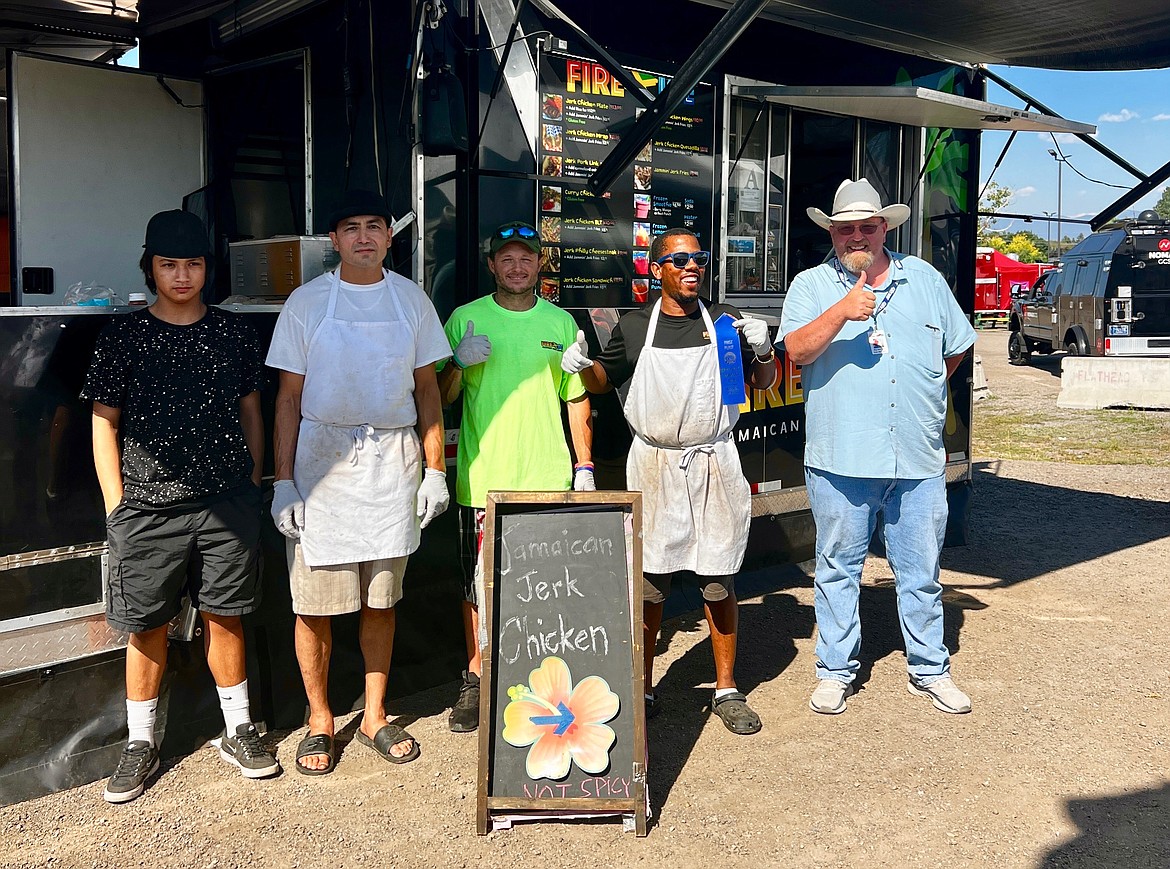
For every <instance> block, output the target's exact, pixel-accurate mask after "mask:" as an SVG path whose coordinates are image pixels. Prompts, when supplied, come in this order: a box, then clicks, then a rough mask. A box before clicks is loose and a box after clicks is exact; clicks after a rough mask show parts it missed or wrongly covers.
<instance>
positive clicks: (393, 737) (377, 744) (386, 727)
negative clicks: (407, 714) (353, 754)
mask: <svg viewBox="0 0 1170 869" xmlns="http://www.w3.org/2000/svg"><path fill="white" fill-rule="evenodd" d="M354 738H355V739H357V741H358V742H360V743H361V744H362V745H368V746H369V747H370V748H372V749H374V751H376V752H378V754H379V755H381V757H382V758H383V759H384V760H388V761H390V762H391V763H410V762H411V761H412V760H414V759H415V758H416V757H418V756H419V755H420V754H422V747H421V746H420V745H419V741H418V740H417V739H415V738H414V737H413V736H411V735H410V734H409V733H407V732H406V730H405V728H402V727H400V726H398V725H397V724H383V725H382V727H381V729H380V730H379V731H378V732H377V733H375V734H374V738H373V739H370V737H368V736H366V735H365V734H364V733H362V732H361V730H359V731H358V732H357V735H356V736H355V737H354ZM408 739H409V740H410V741H411V743H412V744H413V747H412V748H411V749H410V751H409V752H407V753H406V754H404V755H402V757H398V756H396V755H394V754H391V753H390V749H391V748H393V747H394V746H395V745H397V744H398V743H400V742H406V740H408Z"/></svg>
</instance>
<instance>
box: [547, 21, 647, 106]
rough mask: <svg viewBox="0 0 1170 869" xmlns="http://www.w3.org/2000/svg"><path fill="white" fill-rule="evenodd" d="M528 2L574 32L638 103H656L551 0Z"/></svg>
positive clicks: (623, 68)
mask: <svg viewBox="0 0 1170 869" xmlns="http://www.w3.org/2000/svg"><path fill="white" fill-rule="evenodd" d="M528 2H529V3H530V4H531V5H532V6H534V7H535V8H537V9H539V10H540V11H541V12H542V13H544V15H545V17H547V18H555V19H556V20H557V21H560V22H561V23H562V24H564V25H565V26H566V27H568V28H569V29H570V30H572V31H573V33H574V34H575V35H576V36H577V38H578V39H580V40H581V41H582V42H584V43H585V44H586V45H587V46H589V50H590V51H592V52H593V53H594V54H596V55H597V57H598V58H600V59H601V61H602V62H603V63H605V65H606V70H607V71H608V72H609V74H610V75H612V76H613V77H614V78H615V79H617V80H618V82H620V83H621V86H622V87H624V88H625V89H626V91H628V92H629V93H631V94H633V95H634V96H635V97H636V98H637V99H638V102H640V103H641V104H642V105H644V106H647V107H649V106H650V105H652V104H653V103H654V95H653V94H652V93H650V91H648V90H646V88H644V87H642V83H641V82H640V81H638V80H637V79H636V78H634V77H633V76H632V75H630V74H629V72H628V71H627V70H626V68H625V67H624V66H622V64H621V61H619V60H617V59H616V58H614V56H613V55H611V54H610V53H609V52H608V51H606V50H605V49H604V48H603V47H602V46H601V45H599V44H598V43H597V41H596V40H595V39H594V38H593V37H592V36H590V35H589V34H588V33H586V32H585V31H584V30H582V29H581V27H580V26H579V25H578V24H577V23H576V22H575V21H573V20H572V19H571V18H569V16H568V15H566V14H565V13H564V12H562V11H561V10H560V9H558V8H557V7H556V6H554V5H553V4H552V2H551V0H528Z"/></svg>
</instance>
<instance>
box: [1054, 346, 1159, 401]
mask: <svg viewBox="0 0 1170 869" xmlns="http://www.w3.org/2000/svg"><path fill="white" fill-rule="evenodd" d="M1056 406H1057V407H1069V408H1080V409H1088V410H1097V409H1101V408H1107V407H1141V408H1150V409H1170V359H1150V358H1139V357H1133V356H1129V357H1122V356H1104V357H1084V356H1066V357H1065V358H1064V360H1063V361H1062V363H1061V366H1060V395H1058V396H1057V398H1056Z"/></svg>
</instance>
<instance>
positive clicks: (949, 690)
mask: <svg viewBox="0 0 1170 869" xmlns="http://www.w3.org/2000/svg"><path fill="white" fill-rule="evenodd" d="M906 690H907V691H909V692H910V693H911V694H916V695H918V696H919V697H929V698H930V702H931V703H933V704H934V708H935V709H941V710H942V711H943V712H950V713H953V714H956V715H958V714H961V713H963V712H970V711H971V698H970V697H968V696H967V695H966V694H964V693H963V692H962V691H960V690H959V686H958V685H956V684H955V683H954V682H953V681H951V678H950V677H949V676H947V677H945V678H942V679H939V680H938V681H935V682H931V683H930V684H929V685H915V684H914V680H913V679H911V680H910V681H909V682H907V683H906Z"/></svg>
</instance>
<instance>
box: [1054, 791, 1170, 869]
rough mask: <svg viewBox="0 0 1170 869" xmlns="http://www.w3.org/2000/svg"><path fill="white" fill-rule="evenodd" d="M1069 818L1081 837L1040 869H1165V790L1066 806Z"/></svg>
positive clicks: (1169, 824) (1169, 836)
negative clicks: (1104, 868) (1122, 868)
mask: <svg viewBox="0 0 1170 869" xmlns="http://www.w3.org/2000/svg"><path fill="white" fill-rule="evenodd" d="M1068 813H1069V816H1070V817H1071V818H1072V819H1073V821H1074V822H1075V823H1076V825H1077V827H1078V828H1079V829H1080V833H1079V834H1078V835H1077V837H1076V838H1075V839H1073V840H1072V841H1070V842H1068V843H1066V844H1064V845H1061V846H1060V847H1059V848H1056V849H1054V850H1053V851H1050V852H1049V853H1048V854H1047V856H1045V858H1044V860H1043V861H1042V862H1041V863H1040V864H1039V866H1040V867H1041V869H1098V867H1101V866H1126V867H1131V869H1155V867H1157V869H1165V867H1166V866H1170V784H1166V785H1163V786H1162V787H1160V788H1155V789H1152V790H1144V791H1137V792H1136V793H1129V794H1123V795H1122V796H1116V797H1102V798H1100V799H1095V800H1070V801H1069V803H1068Z"/></svg>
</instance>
